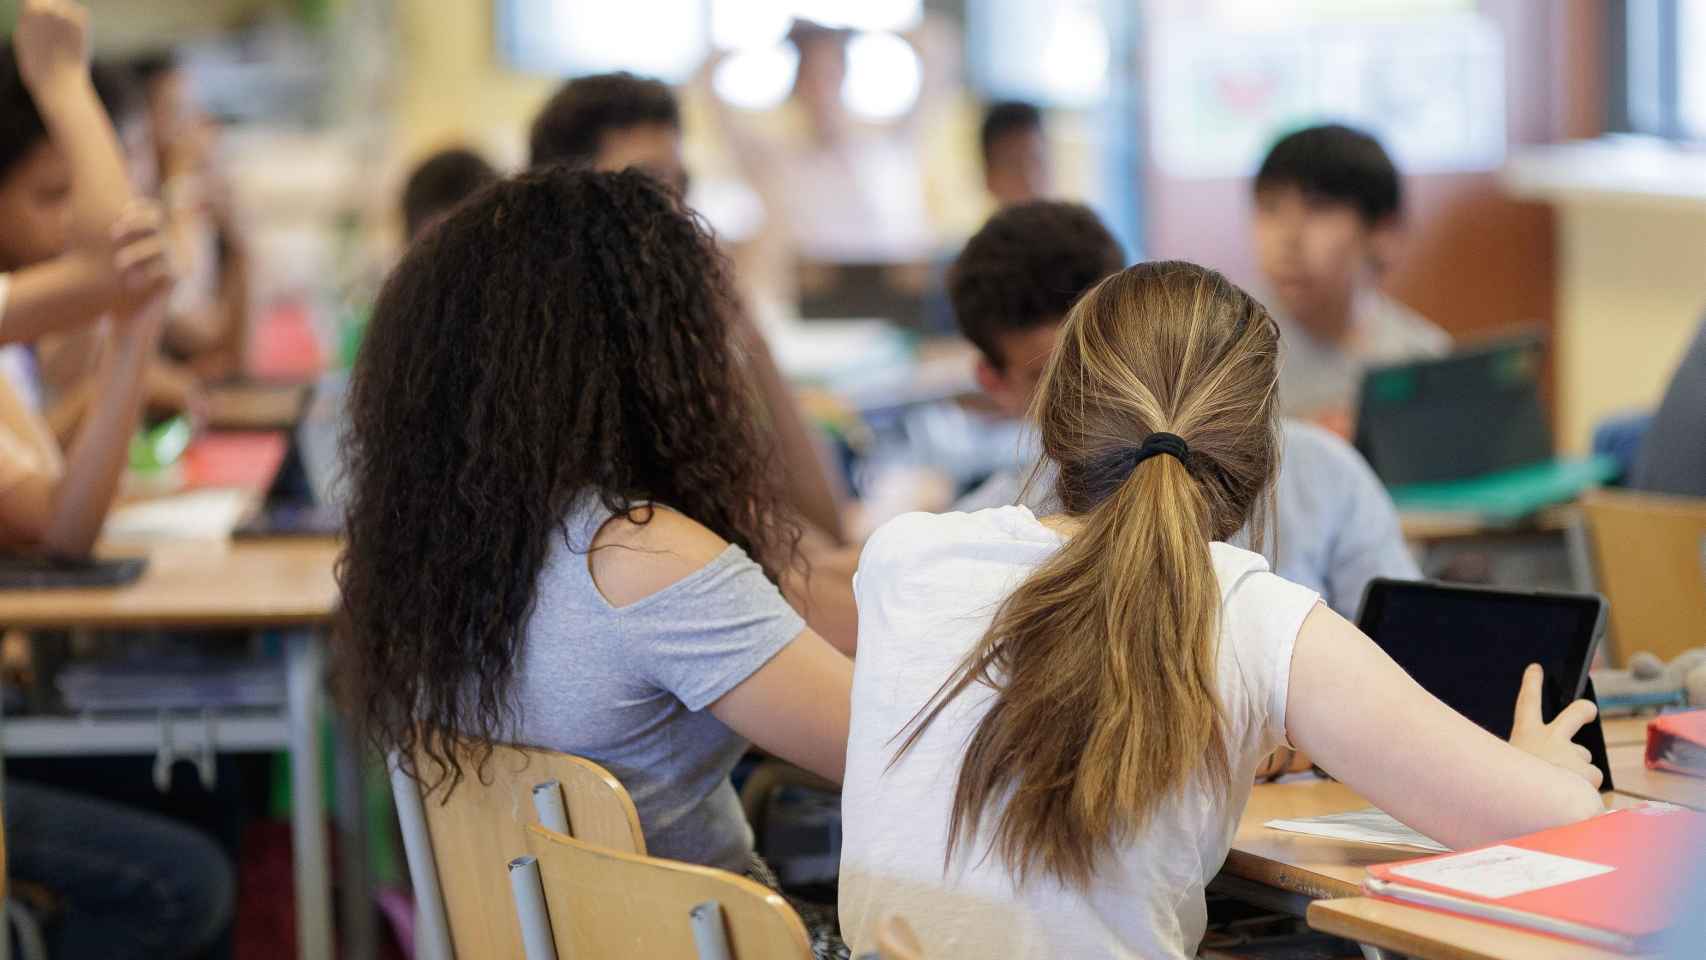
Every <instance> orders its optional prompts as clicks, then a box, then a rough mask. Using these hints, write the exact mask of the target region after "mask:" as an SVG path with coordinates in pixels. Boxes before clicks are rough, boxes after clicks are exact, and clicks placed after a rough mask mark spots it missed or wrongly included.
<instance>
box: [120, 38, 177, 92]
mask: <svg viewBox="0 0 1706 960" xmlns="http://www.w3.org/2000/svg"><path fill="white" fill-rule="evenodd" d="M178 66H179V62H178V54H177V52H176V51H174V50H173V49H172V48H170V47H163V48H161V49H159V50H151V51H149V52H147V53H143V54H138V55H137V56H135V57H132V58H131V60H130V72H131V73H132V74H134V75H135V76H136V82H137V83H140V84H142V86H143V87H145V88H146V87H148V86H150V85H152V84H153V83H154V81H156V80H158V79H160V78H161V77H163V76H165V75H166V74H168V73H171V72H172V71H174V70H176V69H178Z"/></svg>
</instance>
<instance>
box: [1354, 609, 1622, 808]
mask: <svg viewBox="0 0 1706 960" xmlns="http://www.w3.org/2000/svg"><path fill="white" fill-rule="evenodd" d="M1605 614H1606V604H1605V598H1603V597H1601V596H1599V595H1597V594H1576V593H1546V592H1538V591H1537V592H1520V591H1510V590H1493V589H1488V588H1485V587H1471V586H1462V585H1458V584H1444V583H1433V582H1428V581H1411V580H1388V579H1384V578H1381V579H1377V580H1374V581H1372V582H1370V583H1369V585H1368V590H1367V592H1365V593H1364V594H1363V601H1362V612H1361V613H1360V615H1359V616H1358V617H1357V626H1359V627H1360V628H1362V632H1363V633H1366V634H1368V636H1369V637H1371V638H1372V639H1373V640H1374V642H1375V643H1377V644H1379V645H1380V648H1381V649H1382V650H1385V651H1386V653H1387V654H1388V655H1389V656H1391V657H1392V659H1393V660H1395V661H1397V663H1398V665H1399V666H1400V667H1403V668H1404V670H1405V671H1406V672H1407V673H1409V674H1410V676H1411V677H1413V678H1414V679H1415V681H1416V682H1417V683H1419V684H1421V686H1422V688H1423V689H1425V690H1427V691H1428V692H1429V693H1431V694H1433V695H1434V696H1436V697H1438V698H1439V699H1440V700H1442V701H1444V702H1445V704H1446V705H1447V706H1449V707H1451V708H1452V709H1453V710H1456V711H1457V712H1458V713H1461V714H1463V715H1464V716H1465V717H1468V718H1469V719H1470V720H1472V721H1474V722H1475V723H1476V724H1477V725H1479V726H1480V727H1481V728H1482V729H1484V730H1486V731H1487V732H1489V733H1491V734H1493V735H1494V736H1496V737H1498V738H1500V739H1501V740H1508V739H1509V738H1510V735H1511V723H1512V720H1513V714H1514V713H1515V709H1514V708H1515V706H1516V694H1517V690H1518V689H1519V688H1520V687H1521V685H1522V673H1523V671H1524V670H1525V669H1527V667H1528V665H1529V664H1531V663H1538V664H1540V665H1541V668H1542V669H1543V670H1544V671H1545V675H1546V676H1545V681H1544V683H1543V686H1542V691H1543V694H1542V702H1541V706H1540V713H1541V717H1542V718H1543V719H1545V721H1546V722H1548V723H1550V722H1552V720H1553V718H1555V717H1557V715H1558V712H1559V711H1560V710H1562V709H1564V707H1566V706H1568V705H1569V704H1570V703H1572V702H1573V701H1575V700H1577V699H1583V698H1585V699H1589V700H1592V699H1594V693H1593V681H1592V680H1591V679H1590V678H1589V676H1588V667H1589V665H1590V664H1592V663H1593V657H1594V652H1595V651H1596V650H1598V648H1599V644H1600V640H1601V639H1602V638H1603V637H1604V636H1605ZM1596 702H1597V701H1596ZM1575 742H1576V743H1578V744H1580V745H1582V746H1584V747H1586V748H1587V749H1588V752H1589V753H1590V754H1592V755H1593V764H1594V766H1596V767H1598V768H1599V772H1600V773H1601V774H1602V775H1603V776H1604V778H1605V779H1604V781H1603V782H1602V783H1601V784H1600V789H1601V790H1610V789H1612V784H1611V761H1610V759H1609V757H1607V755H1606V750H1605V731H1604V729H1603V728H1602V727H1601V726H1600V722H1599V718H1598V717H1595V718H1594V720H1593V721H1592V722H1591V723H1589V724H1587V725H1585V726H1583V727H1582V729H1581V730H1580V731H1579V732H1578V733H1577V734H1576V737H1575Z"/></svg>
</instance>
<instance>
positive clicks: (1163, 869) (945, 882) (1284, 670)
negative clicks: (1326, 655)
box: [840, 506, 1318, 960]
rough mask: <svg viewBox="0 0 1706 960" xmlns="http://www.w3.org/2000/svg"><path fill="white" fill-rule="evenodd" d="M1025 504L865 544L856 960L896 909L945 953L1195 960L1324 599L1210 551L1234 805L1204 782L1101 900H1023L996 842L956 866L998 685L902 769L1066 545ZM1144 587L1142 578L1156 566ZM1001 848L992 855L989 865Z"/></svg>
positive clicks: (1121, 856) (851, 859)
mask: <svg viewBox="0 0 1706 960" xmlns="http://www.w3.org/2000/svg"><path fill="white" fill-rule="evenodd" d="M1062 542H1063V540H1062V538H1061V536H1060V535H1059V534H1057V533H1055V532H1054V531H1053V530H1050V529H1049V528H1048V527H1045V526H1043V525H1042V524H1041V523H1039V522H1038V521H1037V519H1036V517H1035V516H1034V515H1033V514H1032V513H1031V511H1030V510H1029V509H1027V508H1025V507H1023V506H1014V507H1002V508H1000V509H993V510H984V511H980V512H978V513H972V514H965V513H953V514H944V515H930V514H917V513H915V514H907V515H905V516H902V517H899V518H896V519H895V520H893V521H891V522H889V523H888V524H885V525H884V526H883V527H882V528H881V529H879V530H878V531H877V532H876V534H875V535H873V536H872V537H871V539H870V541H869V542H868V543H867V544H866V546H865V551H864V554H863V555H862V557H861V559H860V563H859V572H858V575H857V576H856V577H855V578H854V594H855V597H856V599H857V601H858V605H859V656H858V658H857V660H856V661H855V662H854V671H853V719H852V727H851V731H850V736H849V740H848V746H847V774H846V780H845V782H844V784H843V787H842V794H841V809H842V830H843V836H842V848H841V880H840V888H841V903H840V908H841V929H842V933H843V934H844V935H845V936H846V938H847V941H848V943H849V944H850V945H851V946H852V948H853V952H854V954H855V955H857V954H859V953H861V952H863V951H866V950H871V949H874V948H875V935H874V934H875V930H876V925H877V923H878V921H879V920H880V919H881V918H882V917H884V916H886V915H887V914H889V913H891V912H894V913H899V914H901V915H903V916H904V917H905V918H906V920H907V921H908V922H909V923H910V924H911V925H912V926H913V928H914V929H915V930H917V932H918V935H919V937H920V938H921V939H922V941H923V945H924V948H925V953H926V954H928V955H930V956H942V957H1004V958H1015V960H1017V958H1024V957H1050V958H1052V957H1073V958H1081V957H1117V958H1134V960H1135V958H1143V960H1156V958H1179V960H1183V958H1186V957H1190V956H1193V955H1194V954H1195V952H1196V949H1197V945H1198V943H1199V942H1200V941H1201V939H1202V935H1203V930H1204V928H1205V926H1206V924H1207V907H1206V905H1205V903H1204V900H1203V888H1204V886H1205V885H1206V884H1207V882H1208V880H1209V879H1210V878H1212V877H1213V876H1214V875H1215V873H1216V872H1218V871H1219V869H1220V865H1221V863H1222V862H1223V861H1224V860H1225V859H1226V852H1227V850H1228V849H1229V848H1230V846H1231V843H1232V836H1233V834H1234V833H1235V832H1236V830H1237V825H1238V818H1239V816H1240V814H1241V813H1242V811H1243V808H1244V804H1245V802H1246V801H1247V800H1248V799H1249V793H1250V784H1251V781H1252V779H1253V777H1254V776H1255V771H1256V768H1257V766H1258V765H1259V764H1260V763H1261V761H1262V758H1263V757H1265V756H1266V755H1267V754H1268V753H1270V752H1272V750H1273V749H1274V748H1275V747H1276V746H1278V745H1279V744H1280V743H1282V742H1283V741H1284V738H1285V706H1286V694H1287V690H1288V688H1289V684H1290V675H1291V652H1292V647H1293V644H1294V643H1295V641H1296V637H1297V631H1298V629H1299V627H1300V626H1301V625H1302V623H1303V618H1304V617H1305V616H1306V615H1307V614H1308V613H1309V611H1310V610H1311V609H1313V608H1314V606H1315V604H1316V602H1317V599H1318V598H1317V596H1316V594H1315V593H1314V592H1313V591H1311V590H1308V589H1305V588H1303V587H1299V586H1297V585H1295V584H1292V583H1288V582H1286V581H1284V580H1281V579H1280V578H1279V577H1277V576H1274V575H1273V574H1271V573H1269V572H1268V567H1267V563H1266V561H1264V560H1263V559H1262V558H1261V557H1260V556H1259V555H1257V554H1254V553H1250V552H1248V551H1244V550H1239V549H1237V548H1236V547H1231V546H1228V545H1226V544H1224V543H1215V544H1212V545H1211V547H1210V553H1211V555H1212V559H1213V563H1214V570H1215V574H1216V576H1217V577H1218V579H1219V581H1220V592H1221V617H1220V624H1221V643H1220V651H1219V674H1218V680H1219V694H1220V701H1221V705H1222V708H1223V709H1224V711H1225V717H1226V736H1227V746H1228V749H1229V753H1230V757H1231V762H1232V781H1231V788H1230V792H1229V795H1228V797H1227V802H1225V803H1216V802H1215V801H1214V800H1213V794H1212V793H1211V792H1210V789H1209V788H1208V787H1207V786H1206V785H1202V784H1196V785H1193V786H1191V787H1189V788H1187V789H1186V790H1185V791H1183V792H1181V793H1180V794H1178V795H1176V796H1173V797H1171V798H1168V799H1167V800H1165V801H1163V802H1162V804H1161V806H1160V807H1159V808H1158V809H1157V810H1156V811H1155V814H1154V817H1153V819H1152V820H1151V821H1150V822H1149V824H1148V825H1147V826H1146V827H1145V828H1144V830H1143V831H1142V832H1140V833H1138V834H1137V835H1136V836H1135V837H1134V838H1133V840H1132V842H1131V843H1130V844H1128V845H1127V846H1125V847H1124V848H1122V849H1120V850H1118V852H1117V853H1116V854H1115V855H1114V856H1112V857H1111V858H1110V859H1109V860H1107V861H1106V862H1105V864H1104V866H1103V869H1102V870H1101V871H1100V873H1099V875H1098V876H1097V878H1096V880H1095V882H1094V883H1093V885H1092V886H1091V888H1090V889H1089V890H1088V891H1076V890H1071V889H1066V888H1063V887H1061V886H1060V885H1059V884H1057V883H1055V882H1054V881H1053V880H1052V879H1047V878H1043V879H1036V880H1032V881H1031V882H1030V883H1029V884H1027V885H1026V886H1025V887H1024V888H1023V889H1015V888H1014V885H1013V880H1012V876H1011V874H1010V873H1009V872H1008V870H1007V868H1006V865H1005V864H1004V863H1003V862H1002V861H1001V860H1000V858H999V857H998V856H997V855H995V854H992V853H990V852H989V848H988V846H987V844H986V843H985V838H984V837H977V838H973V839H972V840H971V841H970V842H969V843H967V844H962V847H961V850H960V853H959V854H958V855H957V856H956V857H955V859H954V861H953V863H952V864H951V865H949V867H948V869H947V871H946V873H944V870H943V863H942V858H943V854H944V852H945V851H946V848H947V835H948V812H949V805H950V802H951V799H952V796H953V791H954V783H955V780H956V779H957V777H958V776H959V768H960V761H961V759H962V755H963V754H962V751H963V749H964V746H965V744H966V742H967V740H968V738H969V737H970V736H971V734H972V732H973V730H975V728H976V726H977V724H978V722H979V721H980V720H981V719H982V718H983V715H984V713H985V711H986V710H987V708H988V705H989V702H990V698H991V697H992V696H993V694H992V693H991V691H989V690H987V689H985V688H981V687H972V688H970V689H968V690H967V691H966V692H965V693H963V694H961V695H960V696H959V697H958V698H956V699H955V700H953V701H952V702H951V703H949V705H948V706H947V707H946V708H945V709H944V710H943V711H942V712H941V714H940V715H939V716H938V717H937V719H936V721H935V723H934V724H932V725H931V726H930V727H929V729H928V730H927V731H926V732H925V734H924V735H923V736H922V737H921V738H919V740H918V741H917V743H915V744H914V745H913V748H912V749H911V750H910V751H908V752H907V753H906V755H905V756H903V757H902V758H901V759H900V760H899V761H898V762H896V763H894V765H893V766H892V767H890V766H889V763H890V761H891V759H892V758H893V757H894V752H895V750H897V749H898V748H899V745H900V743H901V742H902V741H903V740H904V737H902V738H898V739H897V738H896V736H895V735H896V734H897V733H900V732H901V731H902V730H903V729H905V728H906V727H907V726H908V724H909V723H911V721H912V720H913V718H914V716H916V715H917V713H918V711H919V708H921V707H923V706H924V705H925V704H926V703H927V702H929V700H930V699H931V697H932V696H934V695H935V693H936V692H937V690H938V689H939V688H940V687H941V685H942V683H943V682H944V681H945V680H947V679H948V678H949V677H950V676H951V675H952V674H953V673H954V671H955V670H956V669H957V668H958V667H959V665H960V664H961V662H962V661H963V659H964V657H965V656H966V654H967V653H968V652H970V650H971V649H972V648H973V647H974V646H975V645H976V644H977V642H978V640H979V639H981V638H982V636H983V634H984V632H985V631H986V630H987V629H988V627H989V624H990V621H991V620H992V619H993V617H994V615H995V611H996V608H997V607H999V606H1000V604H1001V602H1002V600H1004V599H1005V598H1006V597H1007V595H1008V594H1009V593H1010V592H1011V591H1012V590H1013V589H1014V588H1016V587H1017V586H1018V585H1019V583H1020V582H1022V581H1023V580H1024V579H1025V577H1026V576H1028V575H1029V574H1030V573H1031V572H1032V571H1033V570H1034V569H1035V568H1036V567H1037V566H1038V565H1039V564H1041V563H1042V562H1043V561H1044V560H1046V559H1047V558H1048V557H1049V556H1051V555H1052V554H1053V553H1054V552H1055V551H1056V550H1057V549H1059V547H1060V545H1061V543H1062ZM1133 575H1136V576H1141V575H1142V573H1141V571H1134V572H1133ZM986 854H987V855H986Z"/></svg>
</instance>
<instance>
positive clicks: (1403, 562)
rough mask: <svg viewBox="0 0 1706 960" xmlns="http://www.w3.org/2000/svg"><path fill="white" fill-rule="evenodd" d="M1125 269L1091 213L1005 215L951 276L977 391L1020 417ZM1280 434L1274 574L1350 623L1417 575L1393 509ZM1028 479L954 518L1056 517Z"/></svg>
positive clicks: (1333, 455) (1055, 206)
mask: <svg viewBox="0 0 1706 960" xmlns="http://www.w3.org/2000/svg"><path fill="white" fill-rule="evenodd" d="M1124 265H1125V255H1124V252H1123V251H1122V250H1121V249H1120V245H1119V241H1117V240H1115V239H1114V237H1113V235H1112V234H1110V233H1109V232H1108V230H1107V228H1106V227H1104V226H1103V225H1102V222H1101V221H1100V220H1099V219H1097V217H1096V214H1095V213H1094V212H1092V211H1091V210H1090V209H1089V208H1087V207H1083V206H1080V205H1078V204H1073V203H1061V202H1040V203H1028V204H1022V205H1020V206H1017V207H1013V208H1011V209H1008V210H1003V211H1002V212H1000V213H998V214H996V215H995V216H994V217H992V218H991V219H990V221H989V222H988V223H986V224H985V225H984V226H983V229H981V230H979V231H978V232H977V233H976V234H975V235H974V236H973V237H972V238H971V240H970V241H968V242H967V243H966V247H965V250H964V251H963V252H962V253H961V254H960V257H959V259H958V260H956V261H955V262H954V266H953V268H952V269H951V270H950V271H949V274H948V293H949V296H950V297H951V298H952V300H953V304H954V315H955V318H956V319H957V320H958V322H959V324H960V330H961V331H962V332H963V333H964V334H965V336H966V338H967V339H968V340H970V341H971V342H972V343H973V344H975V345H976V346H977V348H978V352H979V354H980V356H979V358H978V361H977V382H978V384H979V386H981V387H982V388H983V391H984V392H985V393H986V394H988V395H989V398H990V399H991V400H992V401H993V402H994V403H995V405H996V407H997V408H998V409H1000V410H1001V411H1002V412H1004V413H1006V414H1007V415H1009V416H1012V417H1022V416H1024V414H1025V411H1026V410H1027V408H1028V407H1029V406H1030V402H1031V396H1032V394H1033V393H1035V391H1036V387H1037V382H1038V381H1039V380H1040V379H1041V377H1042V373H1043V371H1044V369H1045V368H1046V367H1047V365H1048V360H1049V355H1050V354H1051V353H1052V352H1053V350H1054V345H1055V339H1056V337H1057V335H1058V333H1059V330H1060V325H1061V322H1062V321H1063V320H1064V319H1065V317H1066V314H1067V312H1068V311H1070V310H1071V309H1072V305H1073V304H1074V303H1075V302H1077V300H1078V298H1079V296H1080V295H1082V294H1083V293H1084V291H1086V290H1088V289H1089V288H1090V287H1092V286H1095V285H1096V284H1097V283H1099V282H1100V281H1101V280H1102V279H1103V278H1104V277H1106V276H1108V275H1109V274H1112V273H1114V272H1116V271H1118V270H1120V269H1121V268H1122V267H1124ZM1281 430H1282V434H1283V442H1284V449H1283V450H1282V452H1281V456H1280V470H1279V476H1278V479H1277V480H1276V481H1275V491H1274V499H1275V516H1274V525H1273V528H1272V529H1271V530H1270V531H1269V548H1270V549H1273V550H1274V552H1275V563H1274V572H1275V573H1277V574H1279V575H1280V576H1282V577H1284V578H1286V579H1287V580H1291V581H1293V582H1296V583H1300V584H1302V585H1304V586H1307V587H1310V588H1311V589H1314V590H1317V591H1319V592H1320V594H1321V597H1322V599H1324V600H1326V601H1327V603H1328V605H1329V606H1331V607H1333V609H1335V610H1337V611H1339V612H1340V613H1342V614H1344V615H1346V616H1355V614H1356V609H1357V606H1358V604H1360V603H1361V601H1362V593H1363V588H1364V587H1365V586H1367V584H1368V581H1369V580H1371V579H1373V578H1375V577H1395V578H1402V579H1415V578H1418V577H1420V576H1421V573H1420V571H1419V570H1418V569H1417V567H1416V562H1415V560H1414V558H1412V557H1411V556H1410V552H1409V549H1408V548H1407V547H1406V546H1405V544H1404V539H1403V535H1402V532H1401V531H1400V528H1399V525H1398V513H1397V510H1396V509H1395V508H1394V507H1393V505H1392V500H1391V498H1390V497H1388V496H1387V494H1386V490H1385V488H1384V487H1382V486H1381V485H1380V481H1379V480H1378V479H1377V478H1376V477H1375V476H1374V472H1373V471H1372V470H1370V469H1369V466H1368V464H1367V463H1365V462H1364V461H1363V459H1362V457H1361V456H1360V455H1358V454H1357V452H1356V451H1355V450H1353V449H1351V448H1350V447H1349V446H1348V445H1347V444H1345V443H1344V441H1342V440H1340V439H1339V438H1337V437H1335V436H1333V435H1332V434H1330V433H1328V432H1327V431H1325V430H1323V429H1321V428H1319V427H1315V426H1312V425H1310V424H1306V423H1300V422H1298V421H1296V420H1284V421H1282V424H1281ZM1016 453H1017V452H1016ZM1027 479H1029V476H1028V474H1027V473H1026V472H1025V471H1023V470H1021V469H1017V468H1016V469H1013V470H1010V471H1003V472H1000V473H997V474H996V475H994V476H992V477H991V478H990V479H989V480H988V481H986V482H985V483H984V484H983V485H982V486H981V487H979V488H977V489H976V490H974V491H972V492H971V493H969V494H967V495H966V496H965V497H964V498H963V499H962V500H961V501H960V502H959V503H957V504H955V509H956V510H964V511H972V510H981V509H985V508H988V507H994V506H1003V505H1006V504H1012V503H1024V504H1025V505H1027V506H1029V507H1031V509H1032V511H1033V512H1035V513H1036V514H1037V515H1038V516H1043V515H1045V514H1046V513H1052V512H1055V511H1056V510H1057V509H1058V506H1057V505H1056V503H1055V501H1054V495H1053V478H1052V473H1050V472H1048V471H1047V470H1046V468H1045V471H1044V472H1043V473H1042V474H1040V475H1038V476H1037V477H1036V478H1035V479H1032V480H1031V481H1030V483H1029V486H1027V483H1026V481H1027Z"/></svg>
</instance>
